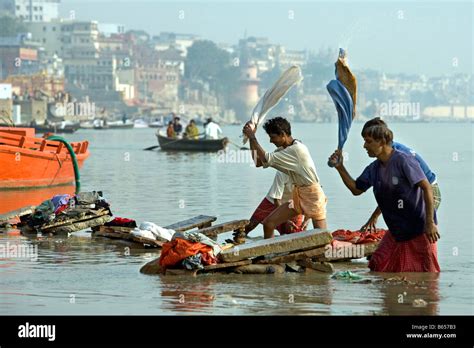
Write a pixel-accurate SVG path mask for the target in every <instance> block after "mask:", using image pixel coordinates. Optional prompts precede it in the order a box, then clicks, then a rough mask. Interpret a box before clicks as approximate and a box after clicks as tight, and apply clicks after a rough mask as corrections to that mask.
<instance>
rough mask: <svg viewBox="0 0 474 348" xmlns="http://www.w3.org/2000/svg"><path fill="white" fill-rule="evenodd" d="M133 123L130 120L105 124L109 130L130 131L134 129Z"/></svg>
mask: <svg viewBox="0 0 474 348" xmlns="http://www.w3.org/2000/svg"><path fill="white" fill-rule="evenodd" d="M134 125H135V124H134V123H133V122H132V121H130V120H126V121H125V122H123V121H109V122H107V128H109V129H131V128H133V127H134Z"/></svg>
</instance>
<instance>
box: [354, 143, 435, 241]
mask: <svg viewBox="0 0 474 348" xmlns="http://www.w3.org/2000/svg"><path fill="white" fill-rule="evenodd" d="M424 179H426V176H425V173H424V172H423V170H422V169H421V167H420V164H419V163H418V161H417V160H416V159H415V157H413V156H411V155H408V154H406V153H403V152H400V151H398V150H394V151H393V153H392V155H391V157H390V159H389V160H388V162H387V163H386V164H385V165H384V164H383V163H382V162H381V161H380V160H375V161H374V162H372V163H371V164H370V165H368V166H367V167H366V168H365V169H364V171H363V173H362V174H361V175H360V176H359V177H358V178H357V180H356V187H357V188H358V189H359V190H361V191H367V190H368V189H369V188H370V187H373V191H374V195H375V199H376V200H377V204H378V206H379V208H380V210H381V211H382V215H383V218H384V220H385V223H386V224H387V226H388V228H389V230H390V232H391V233H392V235H393V237H394V238H395V240H397V241H399V242H401V241H406V240H410V239H413V238H415V237H416V236H418V235H420V234H422V233H423V232H424V227H425V220H426V210H425V201H424V199H423V190H422V189H421V188H420V187H418V186H417V185H416V184H418V183H419V182H420V181H422V180H424ZM434 219H435V223H436V214H435V217H434Z"/></svg>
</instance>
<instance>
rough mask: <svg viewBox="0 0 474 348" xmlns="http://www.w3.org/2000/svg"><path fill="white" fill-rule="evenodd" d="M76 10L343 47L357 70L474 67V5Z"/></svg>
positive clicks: (83, 15)
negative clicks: (473, 52)
mask: <svg viewBox="0 0 474 348" xmlns="http://www.w3.org/2000/svg"><path fill="white" fill-rule="evenodd" d="M70 11H75V16H76V18H77V19H93V20H97V21H99V22H101V23H115V24H122V25H124V26H125V29H126V30H129V29H139V30H145V31H147V32H148V33H149V34H151V35H156V34H158V33H159V32H161V31H172V32H177V33H190V34H197V35H199V36H201V37H202V38H203V39H210V40H213V41H215V42H220V43H228V44H236V43H237V42H238V40H239V39H240V38H243V37H244V34H245V33H246V34H247V36H257V37H268V38H269V40H270V42H271V43H280V44H282V45H284V46H285V47H287V48H288V49H298V50H300V49H309V50H313V51H316V52H317V51H318V50H319V49H320V48H324V49H327V47H332V48H337V47H340V46H342V47H345V48H347V50H348V53H349V59H350V63H351V65H352V67H353V68H354V69H366V68H367V69H374V70H379V71H383V72H386V73H407V74H426V75H428V76H436V75H443V74H451V73H456V72H462V73H472V71H473V56H472V51H473V4H472V3H471V2H440V1H430V2H419V1H411V2H404V1H403V2H386V1H380V2H358V1H357V2H356V1H350V2H328V1H324V2H322V1H314V2H309V1H307V2H297V3H293V2H281V1H278V2H270V1H263V2H250V1H240V2H230V1H221V2H204V1H192V2H163V1H152V0H150V1H143V0H142V1H136V0H126V1H123V0H122V1H118V0H102V1H95V0H62V2H61V14H62V16H63V17H68V16H69V14H70ZM180 11H184V12H180ZM180 14H181V17H183V15H184V19H180V18H179V17H180Z"/></svg>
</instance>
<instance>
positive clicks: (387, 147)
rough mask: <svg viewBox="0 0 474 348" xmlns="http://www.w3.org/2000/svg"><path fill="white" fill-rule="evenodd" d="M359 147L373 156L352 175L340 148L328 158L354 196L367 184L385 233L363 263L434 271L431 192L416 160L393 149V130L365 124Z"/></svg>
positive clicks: (379, 269) (390, 268)
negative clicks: (371, 192)
mask: <svg viewBox="0 0 474 348" xmlns="http://www.w3.org/2000/svg"><path fill="white" fill-rule="evenodd" d="M362 137H363V138H364V148H365V149H366V150H367V154H368V156H369V157H372V158H373V157H375V158H376V160H375V161H374V162H372V163H371V164H369V165H368V166H367V167H366V168H365V169H364V171H363V172H362V174H361V175H360V176H359V177H358V178H357V179H356V180H354V179H352V177H351V176H350V174H349V173H348V171H347V170H346V168H345V167H344V163H343V157H342V152H341V150H336V151H335V152H334V153H333V154H332V155H331V157H330V158H329V160H330V161H331V162H333V163H337V164H336V166H335V168H336V170H337V172H338V173H339V175H340V176H341V179H342V181H343V182H344V184H345V185H346V187H347V188H348V189H349V190H350V191H351V192H352V194H353V195H355V196H358V195H360V194H362V193H364V192H366V191H367V190H368V189H369V188H371V187H373V192H374V196H375V199H376V200H377V204H378V207H379V208H380V210H381V212H382V216H383V218H384V220H385V223H386V224H387V226H388V228H389V231H388V232H387V233H386V234H385V236H384V237H383V239H382V240H381V241H380V244H379V246H378V248H377V250H376V251H375V252H374V254H373V255H372V257H371V259H370V261H369V268H370V270H371V271H375V272H440V267H439V264H438V255H437V247H436V241H437V240H438V239H439V238H440V235H439V232H438V228H437V226H436V224H437V220H436V212H435V210H434V204H433V190H432V188H431V185H430V183H429V181H428V179H427V178H426V175H425V173H423V170H422V169H421V167H420V164H419V163H418V161H417V160H416V159H415V157H414V156H413V155H411V154H406V153H404V152H401V151H399V150H396V149H394V148H393V145H392V142H393V133H392V131H391V130H390V129H389V128H388V127H385V126H371V127H368V128H366V129H365V130H364V132H363V133H362Z"/></svg>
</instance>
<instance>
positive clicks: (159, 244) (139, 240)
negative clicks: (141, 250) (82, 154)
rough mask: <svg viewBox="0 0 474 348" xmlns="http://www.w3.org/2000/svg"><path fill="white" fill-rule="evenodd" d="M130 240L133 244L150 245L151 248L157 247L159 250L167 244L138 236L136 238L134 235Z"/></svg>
mask: <svg viewBox="0 0 474 348" xmlns="http://www.w3.org/2000/svg"><path fill="white" fill-rule="evenodd" d="M129 240H131V241H133V242H136V243H140V244H143V245H150V246H153V247H157V248H161V247H162V246H163V244H165V243H166V242H163V241H160V240H155V239H149V238H145V237H138V236H134V235H130V238H129Z"/></svg>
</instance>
